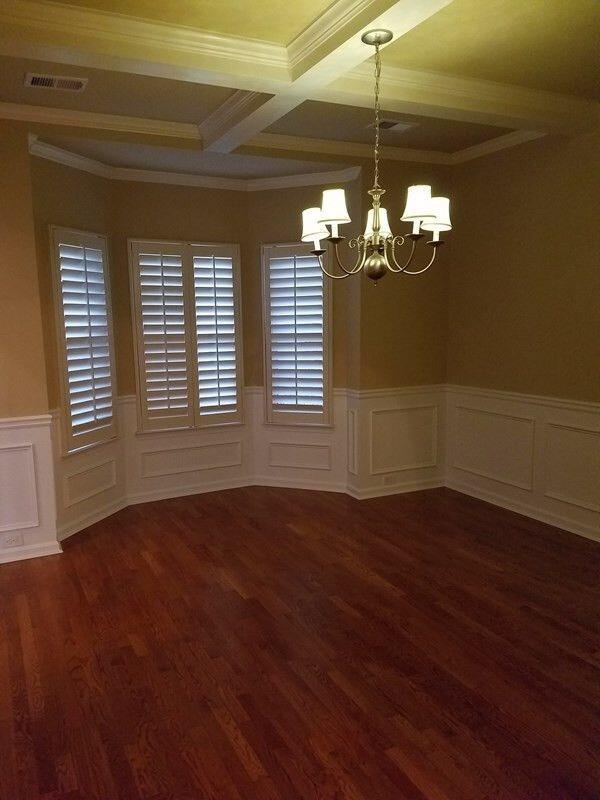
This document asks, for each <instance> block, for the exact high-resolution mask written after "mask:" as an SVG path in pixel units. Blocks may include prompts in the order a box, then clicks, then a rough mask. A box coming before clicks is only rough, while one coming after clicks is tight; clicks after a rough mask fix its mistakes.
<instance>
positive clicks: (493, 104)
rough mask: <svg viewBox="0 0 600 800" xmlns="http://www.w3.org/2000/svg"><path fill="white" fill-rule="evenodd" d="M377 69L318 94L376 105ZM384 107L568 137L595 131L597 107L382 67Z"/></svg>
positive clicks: (360, 71)
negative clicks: (573, 133) (590, 129)
mask: <svg viewBox="0 0 600 800" xmlns="http://www.w3.org/2000/svg"><path fill="white" fill-rule="evenodd" d="M372 92H373V70H372V68H371V66H370V65H365V64H363V65H359V66H357V67H355V68H354V69H353V70H351V71H349V72H348V73H347V74H345V75H344V76H343V78H341V79H338V80H335V81H332V82H331V83H330V84H329V85H327V86H325V87H323V88H322V89H320V90H319V91H317V92H314V93H313V95H312V97H311V99H313V100H321V101H323V102H327V103H341V104H343V105H354V106H363V107H367V108H370V107H371V106H372V105H373V100H372ZM381 103H382V107H383V108H385V110H386V111H395V112H397V113H400V114H414V115H418V116H425V117H435V118H437V119H452V120H459V121H461V122H476V123H481V124H485V125H496V126H498V127H503V128H530V129H531V128H534V129H540V130H544V131H546V132H548V133H550V132H553V133H569V132H575V131H577V130H583V129H585V128H588V127H590V128H591V127H594V126H595V125H596V124H597V123H598V120H599V114H598V110H599V107H600V106H599V104H598V103H596V102H594V101H592V100H586V99H583V98H580V97H573V96H571V95H563V94H556V93H554V92H544V91H541V90H539V89H527V88H525V87H522V86H509V85H506V84H501V83H494V82H493V81H481V80H475V79H473V78H459V77H456V76H453V75H441V74H439V73H435V72H423V71H418V70H408V69H402V68H400V67H394V66H391V67H390V66H386V64H385V56H384V64H383V80H382V82H381Z"/></svg>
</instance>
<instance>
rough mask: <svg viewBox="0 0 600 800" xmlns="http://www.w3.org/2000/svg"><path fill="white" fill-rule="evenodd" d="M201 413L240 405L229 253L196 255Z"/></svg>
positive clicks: (197, 352) (195, 287)
mask: <svg viewBox="0 0 600 800" xmlns="http://www.w3.org/2000/svg"><path fill="white" fill-rule="evenodd" d="M193 264H194V300H195V313H196V356H197V365H196V369H197V376H198V399H199V407H200V414H201V415H203V414H215V413H219V412H223V411H225V412H228V413H231V412H235V411H237V409H238V390H237V339H236V335H237V331H236V321H235V298H234V289H233V280H234V271H233V259H232V258H231V257H230V256H227V257H223V256H215V255H210V256H194V258H193Z"/></svg>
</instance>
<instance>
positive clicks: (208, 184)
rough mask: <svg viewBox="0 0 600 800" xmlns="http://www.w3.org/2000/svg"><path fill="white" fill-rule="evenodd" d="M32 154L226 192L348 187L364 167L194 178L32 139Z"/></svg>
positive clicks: (126, 177)
mask: <svg viewBox="0 0 600 800" xmlns="http://www.w3.org/2000/svg"><path fill="white" fill-rule="evenodd" d="M29 152H30V153H31V155H33V156H37V157H38V158H44V159H46V160H48V161H54V162H55V163H57V164H62V165H64V166H67V167H72V168H73V169H78V170H82V171H83V172H89V173H91V174H92V175H98V176H100V177H101V178H107V179H108V180H118V181H135V182H140V183H167V184H173V185H178V186H197V187H199V188H204V189H226V190H230V191H236V192H262V191H267V190H269V189H291V188H295V187H298V186H325V185H329V184H339V183H348V182H350V181H353V180H355V179H356V178H358V176H359V175H360V167H349V168H347V169H342V170H332V171H329V172H310V173H305V174H301V175H281V176H276V177H273V178H247V179H245V178H220V177H213V176H212V175H194V174H189V173H179V172H163V171H160V170H145V169H131V168H129V167H114V166H111V165H109V164H104V163H103V162H101V161H97V160H96V159H93V158H88V157H87V156H82V155H79V154H78V153H73V152H71V151H70V150H64V149H63V148H62V147H56V146H55V145H51V144H48V143H47V142H43V141H40V139H38V137H37V136H35V135H33V134H30V136H29Z"/></svg>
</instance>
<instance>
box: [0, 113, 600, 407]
mask: <svg viewBox="0 0 600 800" xmlns="http://www.w3.org/2000/svg"><path fill="white" fill-rule="evenodd" d="M13 127H14V126H13ZM21 135H23V131H22V130H21ZM21 143H22V142H21ZM5 146H7V145H5ZM597 146H598V137H597V136H591V135H587V136H581V137H577V138H574V139H570V140H567V139H558V138H553V139H550V138H549V139H541V140H539V141H535V142H531V143H529V144H527V145H522V146H520V147H518V148H514V149H511V150H508V151H505V152H502V153H498V154H497V155H492V156H488V157H485V158H482V159H478V160H475V161H472V162H468V163H466V164H464V165H462V166H459V167H455V168H453V169H452V171H451V170H450V168H448V167H440V166H435V165H424V164H398V163H394V164H390V163H386V164H384V167H383V175H382V182H383V183H384V185H385V186H386V188H387V189H388V192H387V194H386V195H385V198H384V202H385V205H386V207H387V208H388V211H389V216H390V222H391V224H392V228H393V229H394V231H395V232H400V231H407V230H408V226H406V225H405V224H403V223H401V222H400V221H399V217H400V214H401V212H402V207H403V203H404V197H405V191H406V187H407V186H408V185H410V184H411V183H414V182H430V183H431V184H432V186H433V188H434V191H435V192H441V193H450V195H451V197H452V200H453V217H454V223H455V228H454V230H453V231H452V233H451V234H449V235H447V242H448V243H447V244H446V245H445V247H444V248H442V250H441V252H440V257H439V259H438V262H436V264H435V265H434V266H433V267H432V269H431V270H430V271H429V272H428V273H426V274H425V275H422V276H419V277H410V276H396V275H388V276H386V278H385V279H384V280H383V281H381V282H380V283H379V284H378V285H377V286H374V285H373V284H371V282H370V281H368V280H367V279H366V278H365V277H364V276H361V277H358V278H350V279H348V280H347V281H340V282H336V283H334V285H333V298H334V328H333V351H334V359H333V382H334V385H335V386H339V387H343V386H348V387H350V388H385V387H392V386H407V385H419V384H431V383H441V382H443V381H445V380H449V381H450V382H452V383H462V384H467V385H476V386H482V387H489V388H498V389H507V390H515V391H521V392H525V393H531V394H548V395H556V396H563V397H568V398H575V399H577V398H580V399H599V397H600V387H599V384H600V377H599V376H600V369H599V367H598V365H599V364H600V311H599V307H600V299H599V298H600V268H599V266H598V261H599V259H598V250H599V248H598V233H597V229H598V225H597V219H598V211H599V209H598V199H597V198H598V192H597V187H598V163H597V159H596V153H597ZM12 147H13V148H14V147H15V145H14V142H13V143H12ZM21 156H22V152H21ZM13 161H14V159H13ZM31 163H32V176H33V189H34V204H33V206H34V212H35V228H36V240H37V252H38V262H39V267H40V290H41V294H42V298H43V302H42V315H43V321H44V340H45V355H46V363H47V370H48V392H49V396H50V405H51V406H54V405H56V404H57V402H58V383H57V369H56V363H57V360H56V347H55V341H54V313H53V309H52V305H51V297H52V293H51V275H50V263H49V255H48V253H49V248H48V235H47V228H48V225H49V224H50V223H55V224H59V225H67V226H72V227H77V228H83V229H88V230H90V229H91V230H97V231H99V232H107V233H109V235H110V241H111V281H112V288H113V303H114V323H115V339H116V354H117V379H118V391H119V393H121V394H128V393H133V392H134V391H135V378H134V360H133V342H132V327H131V313H130V298H129V278H128V264H127V247H126V240H127V238H128V237H144V238H157V239H176V240H178V239H184V240H194V239H196V240H200V241H217V242H218V241H223V242H239V243H240V244H241V250H242V296H243V323H244V365H245V383H246V385H260V384H262V382H263V358H262V303H261V281H260V244H261V243H268V242H283V241H297V239H298V235H299V230H300V211H301V210H302V208H305V207H306V206H309V205H316V204H318V203H319V201H320V195H321V190H322V187H305V188H298V189H288V190H285V191H268V192H253V193H242V192H229V191H214V190H207V189H197V188H192V187H181V186H168V185H163V184H149V183H125V182H119V181H114V182H110V181H105V180H104V179H101V178H97V177H95V176H91V175H88V174H86V173H82V172H78V171H75V170H72V169H70V168H67V167H63V166H59V165H56V164H52V163H50V162H47V161H43V160H41V159H37V158H33V159H31ZM19 174H26V171H20V173H19ZM14 180H16V179H13V182H14ZM20 180H21V184H22V185H23V181H22V178H21V179H20ZM370 185H371V171H370V169H369V167H368V165H364V167H363V175H362V178H361V179H359V180H357V181H355V182H353V183H352V184H347V185H346V189H347V196H348V204H349V208H350V212H351V216H352V217H353V218H354V219H355V220H357V221H358V220H360V221H361V222H362V218H363V216H364V211H365V200H366V190H367V189H368V188H369V187H370ZM10 191H11V196H12V189H11V190H10ZM27 202H29V204H30V205H31V201H30V199H29V200H28V196H27V192H26V191H24V193H22V194H21V203H22V204H25V205H26V204H27ZM18 217H19V222H18V225H17V228H19V227H20V230H21V236H22V237H23V236H26V230H27V226H26V224H25V226H24V225H23V220H27V213H25V212H23V213H20V214H19V215H18ZM29 217H31V214H30V212H29ZM6 219H7V218H6V216H5V217H4V218H3V223H6ZM12 227H13V226H11V230H12ZM350 228H351V226H347V227H346V228H345V229H343V232H344V233H345V234H346V235H353V234H355V233H356V232H357V230H358V226H356V227H355V228H354V229H353V230H350ZM5 238H6V237H5ZM421 247H422V252H423V255H422V256H421V259H422V258H424V257H425V254H426V253H429V249H428V248H426V247H423V244H422V243H421ZM21 249H22V248H21ZM31 286H32V285H31V284H30V282H27V289H28V291H30V290H31ZM20 302H21V301H20V300H18V301H15V306H17V307H18V305H19V303H20ZM29 302H32V297H31V293H30V296H29ZM21 307H22V306H21ZM18 316H19V317H21V316H22V315H21V314H19V315H18ZM38 335H39V333H38ZM13 369H14V367H13ZM27 396H28V397H29V396H31V397H33V396H34V394H32V393H31V392H27ZM11 402H12V401H11ZM16 403H17V405H19V407H21V405H20V401H18V400H17V401H16ZM8 404H9V401H7V400H6V399H5V401H4V405H5V406H7V405H8ZM38 405H39V402H38Z"/></svg>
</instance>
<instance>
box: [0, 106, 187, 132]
mask: <svg viewBox="0 0 600 800" xmlns="http://www.w3.org/2000/svg"><path fill="white" fill-rule="evenodd" d="M0 119H14V120H20V121H22V122H39V123H42V124H48V125H66V126H69V127H72V128H92V129H95V130H105V131H116V132H118V133H137V134H143V135H147V136H164V137H169V138H174V139H191V140H193V141H197V142H198V141H200V139H201V136H200V130H199V128H198V126H197V125H193V124H191V123H187V122H170V121H168V120H160V119H144V118H143V117H122V116H119V115H117V114H97V113H96V112H93V111H73V110H70V109H66V108H51V107H47V106H27V105H21V104H20V103H2V102H0Z"/></svg>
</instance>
